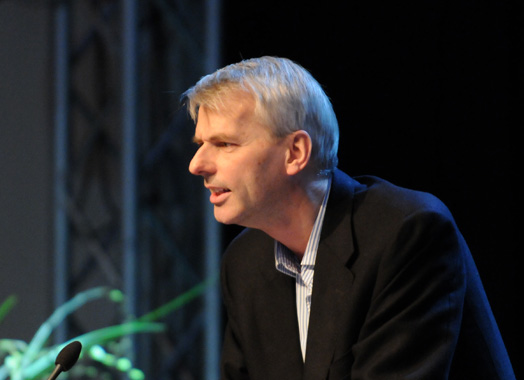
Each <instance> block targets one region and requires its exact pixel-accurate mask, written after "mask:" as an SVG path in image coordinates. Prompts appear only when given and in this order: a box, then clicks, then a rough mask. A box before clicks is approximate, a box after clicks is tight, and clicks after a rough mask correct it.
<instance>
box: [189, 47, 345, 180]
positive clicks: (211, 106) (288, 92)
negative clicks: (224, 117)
mask: <svg viewBox="0 0 524 380" xmlns="http://www.w3.org/2000/svg"><path fill="white" fill-rule="evenodd" d="M239 90H240V91H244V92H245V93H246V96H249V95H251V96H252V97H253V99H254V102H255V109H254V112H255V116H256V117H257V118H258V120H259V122H260V123H261V124H263V125H265V126H267V127H269V128H270V129H271V133H272V134H273V135H274V136H275V137H279V138H280V137H284V136H287V135H289V134H291V133H292V132H295V131H298V130H304V131H306V132H307V133H308V134H309V136H310V137H311V140H312V145H313V147H312V152H311V164H310V165H312V166H314V170H315V171H316V172H317V173H327V172H331V171H333V170H334V169H335V168H336V166H337V161H338V159H337V151H338V139H339V132H338V123H337V119H336V116H335V113H334V111H333V107H332V105H331V102H330V101H329V99H328V97H327V96H326V94H325V93H324V91H323V90H322V88H321V86H320V85H319V83H318V82H317V81H316V80H315V79H314V78H313V77H312V76H311V74H310V73H309V72H307V71H306V70H305V69H304V68H302V67H301V66H299V65H297V64H296V63H294V62H292V61H290V60H288V59H285V58H276V57H261V58H255V59H249V60H244V61H241V62H239V63H236V64H232V65H229V66H226V67H224V68H222V69H220V70H218V71H216V72H214V73H212V74H210V75H207V76H205V77H203V78H202V79H201V80H200V81H199V82H198V83H197V84H196V85H195V86H194V87H192V88H190V89H189V90H188V91H186V93H185V94H184V96H185V97H186V99H187V101H188V104H187V105H188V109H189V112H190V114H191V117H192V118H193V120H195V122H197V119H198V112H199V109H200V108H201V107H205V108H207V109H208V110H213V111H226V110H224V107H225V103H226V100H227V99H228V98H229V97H230V96H231V95H232V94H234V93H238V91H239Z"/></svg>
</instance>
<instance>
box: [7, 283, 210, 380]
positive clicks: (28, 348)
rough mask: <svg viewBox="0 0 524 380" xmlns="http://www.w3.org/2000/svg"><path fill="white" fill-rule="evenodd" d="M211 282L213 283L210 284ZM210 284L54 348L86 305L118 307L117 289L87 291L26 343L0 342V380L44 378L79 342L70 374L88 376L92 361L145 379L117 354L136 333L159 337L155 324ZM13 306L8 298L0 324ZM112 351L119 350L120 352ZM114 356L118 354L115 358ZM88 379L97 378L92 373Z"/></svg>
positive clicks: (162, 327) (119, 294) (136, 379)
mask: <svg viewBox="0 0 524 380" xmlns="http://www.w3.org/2000/svg"><path fill="white" fill-rule="evenodd" d="M211 281H213V280H211ZM209 282H210V281H204V282H202V283H200V284H198V285H196V286H195V287H193V288H192V289H190V290H189V291H187V292H185V293H183V294H182V295H180V296H178V297H176V298H175V299H173V300H172V301H170V302H168V303H167V304H165V305H163V306H161V307H159V308H158V309H155V310H153V311H152V312H150V313H148V314H146V315H143V316H142V317H140V318H136V319H132V320H129V321H126V322H124V323H122V324H119V325H115V326H109V327H105V328H101V329H98V330H94V331H90V332H88V333H85V334H83V335H80V336H77V337H75V338H74V339H71V340H70V341H68V342H64V343H63V344H59V345H56V344H55V345H53V344H50V343H49V338H50V336H51V334H52V332H53V330H54V329H55V328H56V327H57V326H59V325H60V324H61V323H62V322H63V321H64V319H65V318H66V317H67V316H68V315H70V314H72V313H73V312H74V311H76V310H78V309H79V308H80V307H81V306H83V305H84V304H86V303H87V302H91V301H94V300H99V299H101V298H106V299H109V300H111V301H112V302H117V303H120V302H122V301H123V300H124V295H123V294H122V292H121V291H119V290H116V289H109V288H106V287H98V288H93V289H90V290H86V291H84V292H81V293H79V294H77V295H76V296H74V297H73V298H72V299H71V300H69V301H68V302H66V303H64V304H63V305H62V306H60V307H59V308H57V309H56V310H55V311H54V312H53V313H52V314H51V316H50V317H49V318H48V319H47V320H46V321H45V322H44V323H43V324H42V325H41V326H40V327H39V329H38V330H37V332H36V333H35V335H34V336H33V338H32V339H31V341H30V342H29V343H26V342H24V341H21V340H15V339H0V359H3V365H2V366H0V380H6V379H10V380H33V379H35V380H36V379H41V378H43V377H44V378H45V375H46V374H49V372H50V370H52V368H53V367H54V361H55V358H56V355H57V354H58V352H59V351H60V350H61V349H62V348H63V347H64V346H65V345H66V344H68V343H69V342H71V341H73V340H78V341H80V343H82V354H81V356H80V359H79V365H77V366H75V368H73V369H72V370H71V372H73V371H74V370H76V371H82V372H84V373H83V374H84V375H87V376H89V375H90V371H94V367H92V366H88V365H83V364H82V362H83V361H86V359H87V358H88V359H90V360H94V361H96V362H99V363H101V364H102V367H108V368H114V369H117V370H118V371H122V372H126V373H127V374H128V377H129V378H131V379H134V380H140V379H143V378H144V374H143V373H142V372H141V371H140V370H139V369H137V368H133V365H132V363H131V361H130V360H129V359H127V358H126V357H125V356H119V355H118V351H125V350H124V349H122V346H125V345H126V344H127V343H128V342H126V341H125V338H126V337H127V336H129V335H132V334H138V333H159V332H162V331H164V330H165V325H164V324H163V323H159V322H155V321H157V320H159V319H160V318H162V317H164V316H166V315H167V314H169V313H171V312H173V311H175V310H177V309H179V308H180V307H182V306H184V305H185V304H186V303H188V302H190V301H191V300H193V299H194V298H196V297H198V296H199V295H201V294H202V293H203V292H204V290H205V289H206V287H207V285H208V284H209ZM15 304H16V297H15V296H11V297H9V298H8V299H7V300H5V301H4V302H3V303H2V304H1V305H0V322H2V320H3V318H4V317H5V315H6V314H7V313H8V312H10V311H11V309H12V308H13V307H14V305H15ZM115 347H119V348H120V350H118V349H116V350H115ZM115 352H117V354H115ZM91 375H96V376H98V374H95V373H91Z"/></svg>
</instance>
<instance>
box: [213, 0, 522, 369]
mask: <svg viewBox="0 0 524 380" xmlns="http://www.w3.org/2000/svg"><path fill="white" fill-rule="evenodd" d="M224 6H225V8H224V13H223V15H224V19H223V22H224V25H223V27H224V34H223V41H224V50H223V56H224V64H228V63H233V62H237V61H239V60H241V59H244V58H252V57H257V56H262V55H276V56H283V57H287V58H290V59H293V60H295V61H296V62H298V63H300V64H301V65H302V66H304V67H305V68H306V69H308V70H309V71H310V72H311V73H312V74H313V76H314V77H315V78H316V79H317V80H318V81H319V82H320V83H321V84H322V85H323V87H324V89H325V91H326V93H327V94H328V96H329V97H330V98H331V99H332V102H333V105H334V108H335V112H336V113H337V116H338V119H339V125H340V133H341V142H340V150H339V160H340V164H339V168H341V169H343V170H344V171H346V172H347V173H349V174H350V175H360V174H372V175H377V176H380V177H383V178H386V179H388V180H390V181H392V182H394V183H396V184H398V185H401V186H405V187H409V188H414V189H418V190H424V191H428V192H431V193H433V194H435V195H437V196H438V197H439V198H441V199H442V200H443V201H444V202H445V203H446V204H447V205H448V207H449V208H450V209H451V211H452V213H453V214H454V216H455V218H456V220H457V223H458V225H459V227H460V229H461V231H462V233H463V234H464V236H465V238H466V240H467V241H468V244H469V246H470V248H471V251H472V253H473V256H474V257H475V260H476V262H477V266H478V267H479V271H480V273H481V277H482V279H483V282H484V285H485V288H486V292H487V293H488V297H489V299H490V302H491V305H492V308H493V311H494V314H495V317H496V319H497V321H498V323H499V327H500V329H501V332H502V335H503V338H504V340H505V343H506V346H507V348H508V351H509V353H510V357H511V359H512V362H513V366H514V369H515V372H516V374H517V378H518V377H519V376H518V373H519V372H520V371H521V365H520V363H519V360H518V355H517V351H518V348H517V345H518V341H517V335H519V333H520V331H521V329H520V324H518V322H520V319H521V318H520V312H519V311H518V310H517V302H518V301H519V300H520V297H521V296H520V294H521V291H520V290H518V289H520V288H519V287H518V285H517V268H518V257H519V255H520V254H521V249H519V248H520V247H519V245H518V242H519V239H518V234H519V233H520V225H519V223H518V222H519V221H520V218H518V217H517V212H518V211H517V210H518V208H519V207H520V197H518V193H517V191H518V189H519V187H518V186H517V184H518V183H520V179H519V177H520V176H521V175H522V166H521V164H520V162H519V158H520V152H521V144H522V142H521V141H522V139H521V138H520V135H521V134H520V130H521V129H522V126H523V123H522V122H523V120H522V114H523V110H522V101H523V99H522V88H523V87H522V84H523V83H522V82H523V62H522V59H521V58H520V54H522V47H523V45H522V43H523V41H522V37H523V36H524V34H523V27H522V25H523V17H522V16H523V15H524V13H523V7H522V5H521V3H520V2H518V1H487V2H478V1H468V0H458V1H406V2H393V1H366V2H363V1H360V2H357V1H338V2H329V1H324V2H316V3H305V2H302V1H295V0H293V1H282V0H280V1H277V0H269V1H264V2H257V1H238V0H225V1H224ZM238 230H239V228H238V227H227V228H226V229H225V235H226V239H225V240H226V243H227V241H229V239H230V238H231V237H232V236H234V234H236V233H237V232H238Z"/></svg>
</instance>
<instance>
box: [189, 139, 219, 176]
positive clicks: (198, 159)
mask: <svg viewBox="0 0 524 380" xmlns="http://www.w3.org/2000/svg"><path fill="white" fill-rule="evenodd" d="M214 167H215V165H214V163H213V160H212V159H211V157H210V154H209V152H208V149H207V148H206V146H205V145H202V146H200V148H198V150H197V151H196V153H195V155H194V156H193V158H192V159H191V162H190V163H189V172H190V173H191V174H194V175H201V176H203V177H206V176H209V175H211V174H213V171H214V170H215V169H214Z"/></svg>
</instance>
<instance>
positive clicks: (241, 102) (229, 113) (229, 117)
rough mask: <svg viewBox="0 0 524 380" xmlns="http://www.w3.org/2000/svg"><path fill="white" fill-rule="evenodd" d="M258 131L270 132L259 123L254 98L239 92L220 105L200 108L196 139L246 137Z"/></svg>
mask: <svg viewBox="0 0 524 380" xmlns="http://www.w3.org/2000/svg"><path fill="white" fill-rule="evenodd" d="M256 130H264V131H266V132H269V128H267V127H265V126H264V125H263V124H262V123H260V122H259V121H258V118H257V116H256V113H255V100H254V99H253V96H252V95H251V94H249V93H246V92H243V91H242V92H240V91H238V92H236V93H233V94H231V95H230V96H228V97H226V98H224V99H222V100H221V101H220V103H219V105H216V103H215V104H214V105H213V106H208V105H205V104H204V105H202V106H201V107H200V108H199V110H198V118H197V124H196V129H195V137H196V138H204V137H205V136H203V135H208V134H215V133H221V134H226V133H231V134H235V135H245V134H251V133H253V132H254V131H256Z"/></svg>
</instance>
